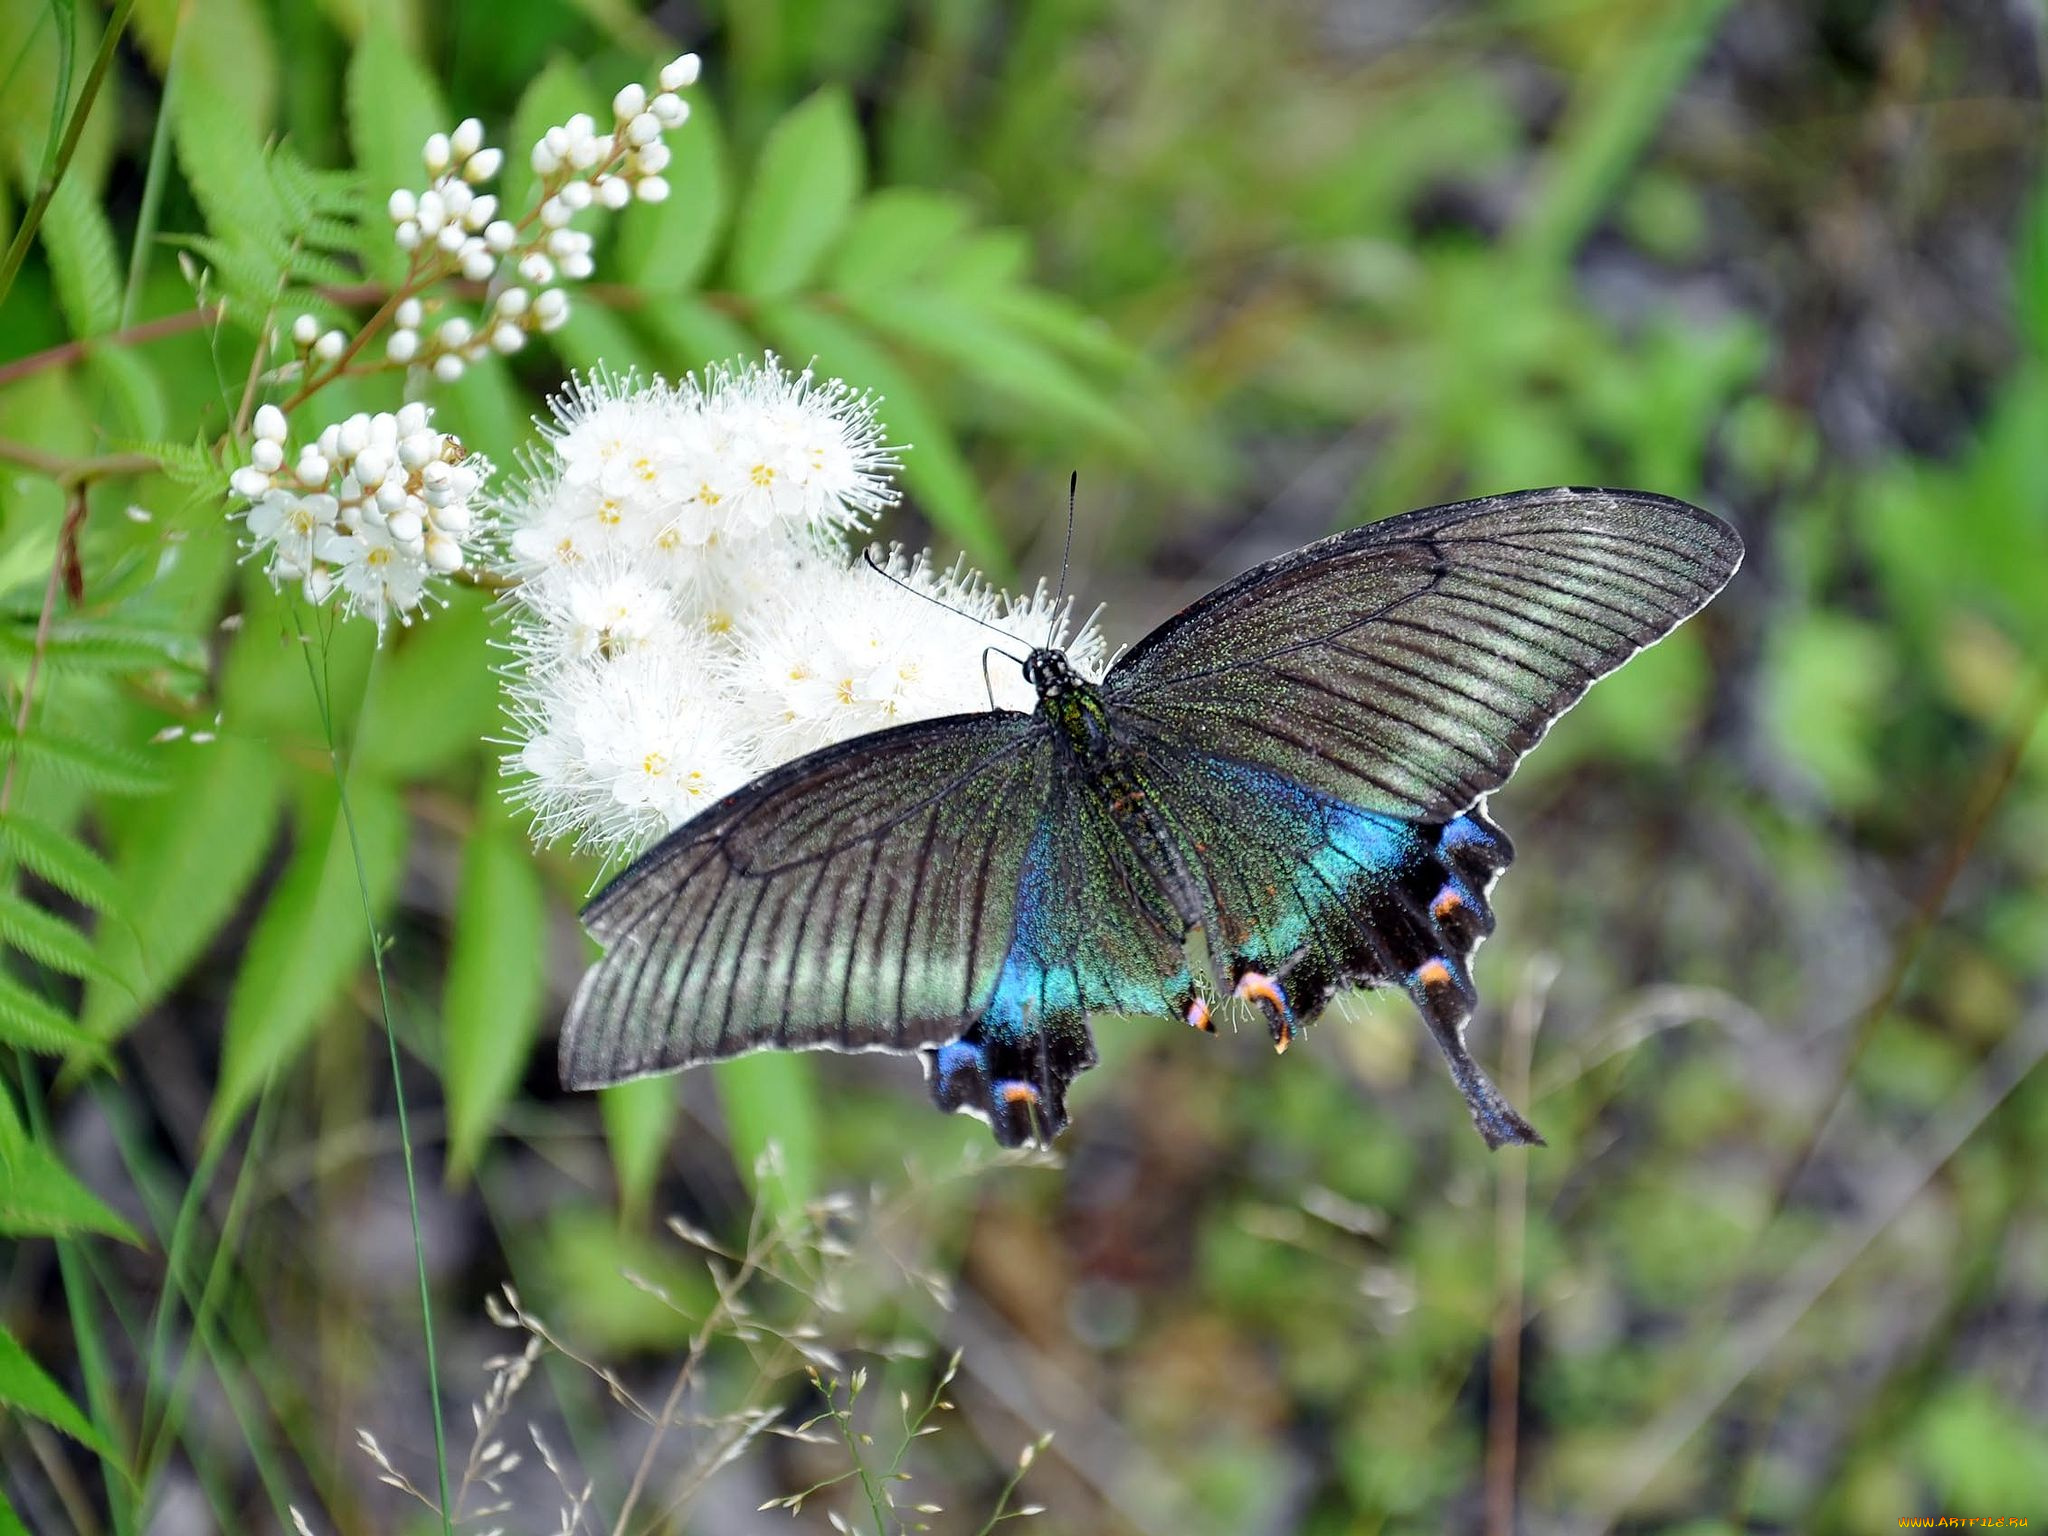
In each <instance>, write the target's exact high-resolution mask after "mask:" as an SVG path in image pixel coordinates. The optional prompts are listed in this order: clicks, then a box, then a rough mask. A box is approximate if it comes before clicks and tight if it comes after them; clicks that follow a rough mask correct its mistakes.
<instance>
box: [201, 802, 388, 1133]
mask: <svg viewBox="0 0 2048 1536" xmlns="http://www.w3.org/2000/svg"><path fill="white" fill-rule="evenodd" d="M349 801H350V804H351V805H352V806H353V807H354V810H355V821H356V828H357V832H358V835H359V839H360V842H361V845H362V851H363V863H364V871H363V878H364V879H365V880H366V881H367V883H368V886H369V890H370V906H371V910H372V911H374V912H375V913H377V914H378V915H379V918H380V920H381V918H382V915H383V914H384V913H385V912H386V911H387V910H388V909H389V907H390V905H391V899H392V897H393V896H394V895H395V894H396V892H397V888H398V876H399V871H400V867H401V865H402V864H403V862H404V858H405V841H406V832H407V827H406V818H405V808H404V806H403V805H402V804H401V803H400V801H399V798H398V795H397V793H396V791H394V790H393V789H392V788H391V787H390V786H388V785H385V784H380V783H378V782H376V781H375V780H371V779H362V778H358V779H354V780H351V782H350V784H349ZM368 958H369V944H368V936H367V934H366V932H365V929H364V926H363V902H362V894H361V889H360V887H359V886H358V884H357V874H356V865H355V858H354V855H353V854H352V853H351V851H350V846H349V835H348V828H347V826H346V824H345V822H344V820H343V818H342V816H341V814H340V805H339V800H338V798H337V796H336V795H335V792H334V789H333V786H332V785H331V784H325V783H323V784H321V785H319V786H318V787H317V788H314V789H312V790H311V791H309V793H308V794H307V796H306V800H305V803H304V804H303V805H302V806H301V808H300V811H299V817H298V845H297V847H296V849H295V850H294V852H293V854H292V858H291V862H290V864H289V865H287V866H286V868H285V872H284V877H283V879H281V880H280V881H279V882H278V885H277V889H276V891H275V892H273V893H272V895H271V898H270V903H269V905H268V906H266V907H265V908H264V910H263V915H262V917H261V918H259V919H258V920H257V923H256V929H255V932H254V933H253V934H252V935H251V937H250V939H249V947H248V949H247V951H246V952H245V953H244V955H243V959H242V968H241V974H240V975H239V976H237V977H236V979H235V989H234V991H233V993H232V994H231V995H230V996H229V999H228V1019H227V1033H226V1039H225V1042H224V1044H223V1048H222V1058H221V1071H220V1085H219V1088H218V1090H217V1091H216V1093H215V1095H214V1102H213V1109H212V1111H211V1115H210V1119H209V1122H208V1125H209V1134H212V1135H219V1134H220V1133H221V1132H223V1131H225V1130H226V1129H227V1128H228V1127H230V1126H232V1125H233V1124H234V1123H235V1121H236V1120H237V1119H239V1118H240V1116H241V1113H242V1111H243V1110H244V1109H246V1108H247V1107H248V1106H249V1104H250V1102H251V1101H252V1100H253V1099H254V1098H255V1097H256V1094H257V1092H258V1091H259V1090H260V1089H261V1088H262V1086H263V1082H264V1079H265V1078H267V1077H268V1076H269V1075H270V1073H271V1072H272V1071H273V1070H276V1069H278V1068H281V1067H283V1066H285V1065H286V1064H288V1063H289V1062H290V1061H291V1059H292V1058H293V1057H294V1056H296V1055H297V1054H298V1052H299V1051H300V1049H301V1048H302V1047H304V1045H305V1044H306V1042H307V1041H308V1040H309V1039H311V1038H312V1034H313V1031H314V1029H315V1028H316V1027H317V1026H318V1025H319V1023H320V1021H321V1020H322V1019H323V1018H324V1017H325V1016H326V1015H327V1013H328V1011H329V1010H330V1009H331V1007H332V1006H333V1004H334V1002H335V1001H336V999H337V998H338V997H339V996H340V994H341V991H342V989H343V988H344V987H345V986H346V985H347V983H348V980H349V978H350V977H351V976H353V975H354V974H355V973H356V971H357V970H358V969H359V968H360V967H361V966H362V964H363V963H364V962H365V961H366V960H367V959H368Z"/></svg>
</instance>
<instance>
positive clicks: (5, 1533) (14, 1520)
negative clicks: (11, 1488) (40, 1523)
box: [0, 1493, 29, 1536]
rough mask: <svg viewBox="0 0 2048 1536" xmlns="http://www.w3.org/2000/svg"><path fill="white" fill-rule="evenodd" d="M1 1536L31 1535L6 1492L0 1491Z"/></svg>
mask: <svg viewBox="0 0 2048 1536" xmlns="http://www.w3.org/2000/svg"><path fill="white" fill-rule="evenodd" d="M0 1536H29V1529H28V1527H27V1526H25V1525H23V1524H22V1523H21V1516H19V1515H17V1514H16V1513H15V1512H14V1506H13V1505H12V1504H10V1503H8V1502H7V1495H6V1494H4V1493H0Z"/></svg>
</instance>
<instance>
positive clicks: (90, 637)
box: [0, 620, 206, 676]
mask: <svg viewBox="0 0 2048 1536" xmlns="http://www.w3.org/2000/svg"><path fill="white" fill-rule="evenodd" d="M34 649H35V627H34V626H33V625H32V624H28V623H23V624H21V625H18V626H13V627H10V628H7V629H4V630H0V650H5V651H7V652H9V653H11V654H13V655H15V656H18V657H21V658H22V659H24V660H26V659H27V658H28V657H29V656H30V655H31V654H32V653H33V652H34ZM43 664H44V665H45V666H47V667H52V668H55V669H57V670H59V671H63V672H69V673H80V674H84V673H112V674H115V675H117V676H127V675H129V674H132V673H136V672H156V671H161V670H163V669H165V668H173V669H176V670H178V671H183V672H202V671H204V670H205V668H206V648H205V646H203V645H202V644H201V643H200V642H199V641H198V640H197V639H196V638H194V637H193V636H191V635H189V634H186V633H184V632H182V631H179V630H156V629H146V628H140V627H126V626H122V625H119V624H108V623H103V622H100V621H98V620H94V621H93V622H91V623H78V622H76V621H68V622H63V623H58V624H55V625H53V626H52V627H51V630H50V633H49V635H48V636H47V637H46V638H45V640H44V644H43Z"/></svg>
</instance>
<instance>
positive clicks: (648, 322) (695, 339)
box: [634, 298, 761, 374]
mask: <svg viewBox="0 0 2048 1536" xmlns="http://www.w3.org/2000/svg"><path fill="white" fill-rule="evenodd" d="M634 319H635V320H636V321H637V322H638V327H639V329H640V330H641V331H642V332H644V333H645V334H646V335H647V336H648V337H649V338H650V339H651V340H652V341H654V342H655V343H656V344H657V349H658V351H657V355H659V356H660V357H662V358H664V359H666V360H667V361H668V364H669V366H668V368H667V369H665V370H664V371H665V372H670V373H676V374H681V373H689V372H693V371H701V370H702V369H704V368H705V367H707V366H709V365H710V364H712V363H729V362H733V361H735V360H737V359H742V358H750V357H754V356H756V355H757V354H758V353H759V352H760V350H761V344H760V343H759V342H757V341H756V340H755V339H754V338H753V337H752V336H750V335H749V334H747V329H746V327H745V326H743V325H741V324H740V323H739V322H738V321H737V320H735V319H733V318H732V317H731V316H730V315H728V314H726V313H724V312H723V311H721V310H717V309H713V308H712V307H711V306H710V305H709V304H706V303H704V302H703V301H702V300H699V299H687V298H684V299H664V300H662V301H660V302H659V303H655V304H650V305H648V306H647V307H646V308H645V309H643V310H641V311H640V313H639V314H637V315H636V316H634Z"/></svg>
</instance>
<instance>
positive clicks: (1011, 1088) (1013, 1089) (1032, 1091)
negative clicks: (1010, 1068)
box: [1003, 1083, 1038, 1104]
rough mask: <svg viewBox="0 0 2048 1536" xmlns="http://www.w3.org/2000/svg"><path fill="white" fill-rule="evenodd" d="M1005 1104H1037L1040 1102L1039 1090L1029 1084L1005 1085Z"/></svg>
mask: <svg viewBox="0 0 2048 1536" xmlns="http://www.w3.org/2000/svg"><path fill="white" fill-rule="evenodd" d="M1003 1102H1004V1103H1005V1104H1036V1103H1037V1102H1038V1090H1037V1089H1036V1088H1034V1087H1032V1086H1031V1085H1030V1084H1029V1083H1005V1084H1003Z"/></svg>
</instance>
